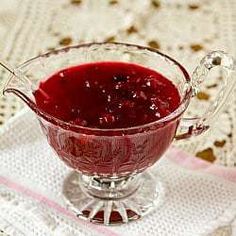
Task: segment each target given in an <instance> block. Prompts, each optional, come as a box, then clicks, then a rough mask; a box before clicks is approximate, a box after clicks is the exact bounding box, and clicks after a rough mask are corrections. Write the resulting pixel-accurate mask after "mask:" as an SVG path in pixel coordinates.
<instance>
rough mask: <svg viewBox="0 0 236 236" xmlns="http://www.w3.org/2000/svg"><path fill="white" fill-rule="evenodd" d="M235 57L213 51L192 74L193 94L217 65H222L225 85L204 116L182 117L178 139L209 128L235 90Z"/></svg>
mask: <svg viewBox="0 0 236 236" xmlns="http://www.w3.org/2000/svg"><path fill="white" fill-rule="evenodd" d="M235 65H236V64H235V61H234V59H233V58H232V57H231V56H229V55H227V54H226V53H225V52H222V51H213V52H211V53H209V54H207V55H206V56H205V57H204V58H203V59H202V60H201V62H200V65H199V66H198V67H197V68H196V69H195V70H194V72H193V75H192V80H191V81H192V82H191V86H192V91H193V93H192V96H193V97H194V96H196V95H197V93H198V92H199V85H200V84H201V83H202V82H203V81H204V80H205V79H206V78H207V76H208V73H209V72H210V71H211V70H212V69H213V68H215V67H221V68H222V69H223V72H224V76H223V81H222V83H223V85H222V87H221V89H220V91H219V93H218V96H217V97H216V99H215V100H214V101H213V102H212V103H211V104H210V105H209V107H208V108H207V109H206V111H205V113H204V114H203V116H202V117H194V118H182V119H181V121H180V125H179V128H178V131H177V134H176V136H175V139H176V140H179V139H185V138H189V137H191V136H196V135H199V134H201V133H203V132H205V131H206V130H208V129H209V127H210V124H211V122H212V120H213V118H214V117H216V115H217V114H218V113H219V110H220V109H221V107H222V105H223V104H224V103H225V101H226V99H227V98H228V97H229V95H230V93H231V92H233V88H234V86H235V84H236V73H235V69H236V68H235V67H236V66H235Z"/></svg>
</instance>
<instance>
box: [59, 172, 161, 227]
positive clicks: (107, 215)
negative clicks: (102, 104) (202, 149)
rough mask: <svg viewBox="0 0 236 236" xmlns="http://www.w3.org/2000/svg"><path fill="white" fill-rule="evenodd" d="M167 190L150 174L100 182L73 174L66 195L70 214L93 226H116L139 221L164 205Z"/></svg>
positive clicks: (66, 187) (67, 180)
mask: <svg viewBox="0 0 236 236" xmlns="http://www.w3.org/2000/svg"><path fill="white" fill-rule="evenodd" d="M164 194H165V188H164V186H163V184H162V182H161V181H159V179H158V178H157V177H156V176H153V175H152V174H151V173H149V172H144V173H142V174H139V175H135V176H130V177H122V178H107V179H106V178H98V177H91V176H85V175H82V174H80V173H78V172H71V173H70V174H69V176H68V177H67V178H66V179H65V182H64V185H63V195H64V198H65V200H66V204H67V207H68V209H69V210H72V211H73V212H75V214H76V215H77V216H78V217H79V218H82V219H86V220H89V221H91V222H93V223H97V224H104V225H114V224H123V223H127V222H129V221H133V220H137V219H139V218H141V217H143V216H144V215H146V214H148V213H149V212H151V211H152V210H153V209H156V207H157V206H159V205H160V204H161V203H162V202H163V198H164Z"/></svg>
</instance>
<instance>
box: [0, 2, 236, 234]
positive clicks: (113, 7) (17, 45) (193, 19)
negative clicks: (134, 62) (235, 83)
mask: <svg viewBox="0 0 236 236" xmlns="http://www.w3.org/2000/svg"><path fill="white" fill-rule="evenodd" d="M97 2H98V1H97V0H82V1H78V0H77V1H76V0H58V1H56V2H55V1H50V0H43V1H41V0H34V1H31V0H1V4H0V51H1V56H0V57H1V58H3V59H5V60H7V61H9V62H10V63H11V64H13V65H17V64H19V63H22V62H23V61H25V60H27V59H29V58H31V57H33V56H36V55H37V54H39V53H42V52H45V51H47V50H49V49H51V48H56V47H61V46H66V45H70V44H78V43H81V42H84V41H87V40H90V41H96V40H99V41H114V40H116V41H123V42H132V43H136V44H143V45H150V46H153V47H156V48H160V50H161V51H163V52H165V53H167V54H169V55H170V56H172V57H174V58H176V59H177V60H179V61H180V62H181V63H182V64H183V65H184V66H185V67H186V68H187V69H188V70H189V72H191V71H192V70H193V69H194V67H195V66H196V65H197V63H198V62H199V60H200V59H201V57H202V56H204V55H205V53H207V52H208V51H211V50H215V49H217V50H218V49H222V50H226V51H227V52H229V53H230V54H232V55H234V56H236V49H235V41H236V25H235V22H236V1H235V0H220V1H210V0H186V1H185V0H163V1H159V0H130V1H126V0H118V1H115V0H107V1H105V0H104V1H103V0H101V2H102V4H100V5H98V3H97ZM90 6H93V7H95V8H96V7H97V8H98V11H97V12H96V14H95V13H93V11H90ZM93 9H94V8H93ZM99 12H100V13H99ZM106 12H108V14H107V16H109V21H108V20H107V18H106V16H104V15H105V14H106ZM86 13H87V14H86ZM93 14H95V16H96V17H97V18H98V17H99V22H98V23H99V24H96V22H95V25H94V23H93V22H94V21H93V22H91V23H90V22H89V20H88V19H89V17H92V18H91V19H94V18H93ZM123 16H124V17H123ZM102 21H104V25H103V24H102V23H101V22H102ZM88 22H89V23H90V24H88ZM85 23H86V24H85ZM104 29H106V30H105V31H104ZM7 76H8V75H7V74H6V72H4V71H3V70H2V69H0V77H1V78H0V83H1V82H2V81H3V79H4V78H7ZM220 82H221V80H220V78H214V79H213V80H211V81H210V82H209V83H206V84H205V85H204V86H203V92H204V94H202V96H200V97H199V99H195V100H196V102H194V103H193V104H192V107H191V108H190V109H189V114H194V112H195V111H198V112H199V109H198V108H199V107H206V106H207V105H208V104H209V102H210V101H211V100H212V99H213V98H214V96H215V94H216V92H217V90H218V87H219V84H220ZM235 94H236V91H235V92H234V94H233V95H232V97H231V100H230V105H229V107H228V108H227V109H225V110H224V112H223V113H222V115H221V116H220V117H219V119H218V121H217V123H215V124H214V125H213V127H212V129H211V131H210V132H209V133H207V134H205V135H204V136H201V137H199V138H194V139H192V140H189V141H188V142H186V141H184V142H179V143H178V146H179V147H181V148H183V149H184V150H186V151H187V152H189V153H191V154H197V155H198V156H200V157H201V158H204V159H207V160H210V161H215V162H217V163H219V164H222V165H227V166H236V147H235V143H236V96H235ZM21 108H22V103H21V102H20V101H19V100H17V99H16V98H14V97H11V96H8V97H4V98H1V99H0V125H1V124H3V123H5V122H6V121H7V120H8V119H9V118H10V117H11V116H12V115H13V114H14V113H15V112H16V111H19V110H20V109H21ZM201 110H202V109H201ZM0 222H1V220H0ZM13 235H14V234H13Z"/></svg>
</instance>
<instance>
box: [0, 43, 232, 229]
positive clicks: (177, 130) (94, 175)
mask: <svg viewBox="0 0 236 236" xmlns="http://www.w3.org/2000/svg"><path fill="white" fill-rule="evenodd" d="M99 61H122V62H130V63H135V64H140V65H142V66H144V67H148V68H150V69H152V70H158V72H159V73H161V74H162V75H164V76H165V77H166V78H168V79H169V80H170V81H172V83H173V84H174V85H175V86H176V88H177V89H178V91H179V94H180V96H181V102H180V104H179V107H178V108H177V109H176V110H175V111H174V112H172V113H171V114H170V115H168V116H166V117H163V118H161V119H160V120H157V121H155V122H152V123H148V124H145V125H141V126H136V127H129V128H119V129H97V128H88V127H82V126H78V125H73V124H70V123H67V122H64V121H62V120H59V119H57V118H56V117H53V116H51V115H50V114H48V113H46V112H45V111H43V110H40V109H39V108H38V107H37V104H36V102H35V99H34V96H33V93H34V91H35V90H36V89H37V88H38V85H39V83H40V81H42V80H44V79H46V78H48V77H50V75H52V74H54V73H55V72H56V71H59V70H61V69H63V68H67V67H71V66H75V65H79V64H84V63H89V62H99ZM2 66H4V67H5V68H6V69H8V70H9V67H8V66H5V65H4V64H2ZM215 67H221V68H222V70H223V71H224V80H222V87H221V90H220V92H219V95H218V96H217V98H216V100H215V101H214V102H213V103H212V104H211V106H210V107H209V108H208V109H207V110H206V112H205V113H204V115H203V116H202V117H194V118H183V113H184V111H185V110H186V109H187V107H188V105H189V102H190V100H191V98H192V97H194V96H195V95H196V94H197V92H198V91H199V85H200V84H201V83H202V82H203V81H204V80H205V79H206V78H207V75H208V73H209V71H211V70H212V69H213V68H215ZM11 72H12V75H11V77H10V78H9V80H8V81H7V83H6V85H5V86H4V88H3V93H4V94H8V93H12V94H14V95H16V96H18V97H19V98H20V99H22V100H23V101H24V102H25V103H26V104H27V105H28V106H29V107H30V108H31V110H32V111H33V112H34V113H35V115H36V116H37V118H38V120H39V123H40V125H41V128H42V130H43V133H44V134H45V135H46V137H47V140H48V143H49V144H50V146H51V147H52V148H53V149H54V150H55V152H56V153H57V155H58V157H59V158H60V159H61V160H62V161H64V163H65V164H66V165H68V166H70V167H71V168H72V169H73V170H74V171H73V172H72V173H71V174H70V175H69V176H68V177H67V178H66V179H65V181H64V186H63V195H64V197H65V200H66V202H67V206H68V207H69V208H70V209H71V210H73V211H74V212H75V213H76V215H77V216H78V217H81V218H83V219H88V220H90V221H91V222H94V223H101V224H105V225H111V224H121V223H127V222H129V221H132V220H136V219H139V218H141V217H142V216H144V215H146V214H147V213H149V212H150V211H151V210H153V209H155V208H156V206H157V205H160V203H161V202H162V200H163V196H164V193H165V187H164V186H163V184H162V182H161V181H160V180H159V178H157V177H155V176H153V175H152V173H151V171H145V170H146V169H147V168H148V167H150V166H152V165H153V164H154V163H156V162H157V161H158V160H159V159H160V158H161V156H162V155H163V154H164V152H165V151H166V150H167V149H168V147H169V146H170V144H171V143H172V141H173V140H179V139H185V138H188V137H191V136H195V135H199V134H201V133H203V132H205V131H206V130H208V129H209V127H210V125H211V122H212V119H213V117H214V116H216V114H217V112H218V111H219V109H220V108H221V107H222V105H223V104H224V102H225V100H226V98H227V97H228V96H229V94H230V93H231V92H232V90H233V87H234V85H235V83H236V78H235V77H233V75H234V76H235V62H234V60H233V58H232V57H230V56H229V55H227V54H226V53H224V52H221V51H214V52H211V53H209V54H208V55H206V56H205V57H204V58H203V59H202V60H201V62H200V65H199V66H198V67H197V68H196V69H195V71H194V72H193V75H192V77H190V76H189V74H188V73H187V71H186V70H185V69H184V67H183V66H182V65H180V64H179V63H178V62H177V61H175V60H174V59H172V58H171V57H169V56H167V55H164V54H162V53H160V52H159V51H157V50H155V49H151V48H147V47H142V46H138V45H130V44H123V43H91V44H83V45H78V46H74V47H67V48H64V49H60V50H56V51H52V52H49V53H47V54H44V55H41V56H38V57H35V58H33V59H31V60H29V61H27V62H25V63H24V64H22V65H20V66H19V67H17V68H16V69H14V70H12V71H11Z"/></svg>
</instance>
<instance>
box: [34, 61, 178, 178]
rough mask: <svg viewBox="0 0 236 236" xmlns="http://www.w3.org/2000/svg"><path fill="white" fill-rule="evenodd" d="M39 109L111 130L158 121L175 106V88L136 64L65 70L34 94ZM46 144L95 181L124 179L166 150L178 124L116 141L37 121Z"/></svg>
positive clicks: (108, 63) (176, 96) (175, 122)
mask: <svg viewBox="0 0 236 236" xmlns="http://www.w3.org/2000/svg"><path fill="white" fill-rule="evenodd" d="M34 96H35V100H36V103H37V105H38V107H39V108H40V109H42V110H43V111H45V112H47V113H49V114H51V115H52V116H54V117H57V118H58V119H61V120H63V121H65V122H69V123H71V124H76V125H80V126H85V127H89V128H100V129H110V130H111V129H113V128H127V127H133V126H139V125H143V124H147V123H149V122H153V121H156V120H159V119H160V118H162V117H164V116H167V115H168V114H170V113H171V112H173V111H174V110H175V109H176V108H177V107H178V106H179V103H180V96H179V93H178V90H177V88H176V87H175V86H174V85H173V84H172V83H171V82H170V81H169V80H168V79H166V78H165V77H164V76H162V75H161V74H159V73H158V72H155V71H153V70H150V69H148V68H144V67H142V66H139V65H135V64H130V63H122V62H97V63H90V64H83V65H79V66H75V67H71V68H67V69H64V70H61V71H59V72H57V73H56V74H54V75H52V76H51V77H49V78H48V79H47V80H45V81H43V82H41V83H40V85H39V88H38V89H37V90H36V91H35V92H34ZM40 121H41V125H42V128H43V131H44V132H45V134H46V135H47V137H48V141H49V144H50V145H51V146H52V147H53V148H54V149H55V151H56V152H57V154H58V156H59V157H60V158H61V159H62V160H63V161H64V162H65V163H66V164H67V165H69V166H70V167H72V168H73V169H76V170H79V171H81V172H83V173H86V174H89V175H93V174H97V175H101V176H104V175H106V176H111V175H114V174H116V175H117V174H118V175H128V174H130V173H132V172H134V171H137V172H139V171H141V170H143V169H145V168H147V167H148V166H150V165H152V164H154V163H155V162H156V161H157V160H158V159H159V158H160V157H161V155H162V154H163V153H164V151H165V150H166V149H167V148H168V147H169V145H170V143H171V142H172V140H173V137H174V135H175V132H176V128H177V126H178V122H179V119H175V120H172V121H168V122H165V123H163V125H162V126H160V127H158V128H155V129H154V130H153V129H152V131H148V132H140V133H137V134H126V135H123V136H122V135H121V136H112V132H111V133H110V134H109V135H104V133H102V131H100V132H101V135H99V132H98V131H96V135H92V133H91V134H89V135H86V134H82V133H79V132H78V133H77V132H73V131H72V130H70V129H67V130H65V129H62V128H60V127H58V126H57V125H56V124H51V123H49V122H45V121H44V120H43V119H40Z"/></svg>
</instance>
